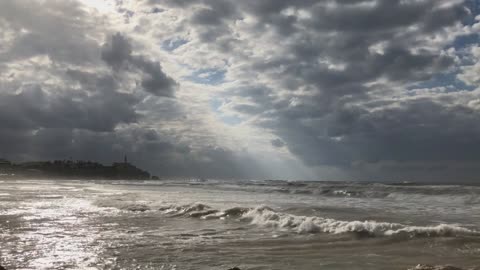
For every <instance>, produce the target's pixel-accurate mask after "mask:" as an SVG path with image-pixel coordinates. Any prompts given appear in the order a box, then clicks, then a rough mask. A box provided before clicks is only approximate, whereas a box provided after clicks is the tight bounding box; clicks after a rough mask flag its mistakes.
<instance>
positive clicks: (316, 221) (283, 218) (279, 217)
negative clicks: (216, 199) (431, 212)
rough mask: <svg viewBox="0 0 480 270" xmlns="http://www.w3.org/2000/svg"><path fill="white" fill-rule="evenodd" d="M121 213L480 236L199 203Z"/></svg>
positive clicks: (134, 207) (384, 233)
mask: <svg viewBox="0 0 480 270" xmlns="http://www.w3.org/2000/svg"><path fill="white" fill-rule="evenodd" d="M120 208H121V209H122V210H127V211H133V212H138V211H140V212H143V211H147V210H151V211H153V210H157V211H160V212H161V213H162V214H164V215H167V216H169V217H189V218H199V219H204V220H212V219H232V220H237V221H240V222H249V223H250V224H252V225H256V226H260V227H264V228H272V229H276V230H285V231H290V232H296V233H299V234H315V233H328V234H345V233H355V234H360V235H366V236H369V237H404V238H413V237H442V236H444V237H450V236H451V237H454V236H476V237H480V232H478V231H475V230H471V229H468V228H464V227H461V226H459V225H455V224H438V225H434V226H409V225H404V224H400V223H390V222H379V221H374V220H365V221H358V220H354V221H343V220H336V219H332V218H324V217H319V216H299V215H293V214H289V213H285V212H277V211H275V210H273V209H272V208H270V207H268V206H260V207H255V208H249V207H232V208H227V209H223V210H219V209H215V208H212V207H210V206H208V205H205V204H202V203H193V204H187V205H163V206H160V207H158V208H156V209H154V208H153V207H151V206H148V205H145V204H139V203H134V204H131V205H122V206H121V207H120Z"/></svg>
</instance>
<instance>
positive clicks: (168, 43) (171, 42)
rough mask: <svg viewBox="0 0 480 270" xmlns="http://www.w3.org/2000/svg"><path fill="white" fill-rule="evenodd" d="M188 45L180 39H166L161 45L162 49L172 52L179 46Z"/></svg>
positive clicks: (184, 40) (186, 41)
mask: <svg viewBox="0 0 480 270" xmlns="http://www.w3.org/2000/svg"><path fill="white" fill-rule="evenodd" d="M187 43H188V40H186V39H182V38H172V39H167V40H165V41H164V42H163V43H162V49H164V50H166V51H169V52H172V51H174V50H176V49H178V48H179V47H180V46H182V45H185V44H187Z"/></svg>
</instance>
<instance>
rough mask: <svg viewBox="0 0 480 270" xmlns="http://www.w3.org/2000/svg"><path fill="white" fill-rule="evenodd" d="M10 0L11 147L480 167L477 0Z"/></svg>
mask: <svg viewBox="0 0 480 270" xmlns="http://www.w3.org/2000/svg"><path fill="white" fill-rule="evenodd" d="M476 2H477V3H475V1H473V0H472V1H462V0H103V1H102V0H2V1H0V157H4V158H8V159H11V160H14V161H26V160H53V159H73V160H93V161H99V162H103V163H111V162H115V161H121V160H123V156H124V155H125V154H126V155H127V156H128V158H129V160H130V161H131V162H132V163H133V164H135V165H137V166H139V167H141V168H144V169H147V170H149V171H150V172H151V173H153V174H157V175H159V176H163V177H209V178H235V179H292V180H294V179H304V180H371V181H393V180H394V181H398V180H413V181H422V180H425V181H478V182H480V85H479V83H480V61H479V60H480V46H479V41H480V40H479V33H480V16H478V14H480V13H479V10H480V3H478V2H480V1H476Z"/></svg>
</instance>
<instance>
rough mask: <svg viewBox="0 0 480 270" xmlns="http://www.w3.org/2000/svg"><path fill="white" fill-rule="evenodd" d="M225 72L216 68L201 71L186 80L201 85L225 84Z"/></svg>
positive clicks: (195, 72)
mask: <svg viewBox="0 0 480 270" xmlns="http://www.w3.org/2000/svg"><path fill="white" fill-rule="evenodd" d="M225 72H226V71H225V70H221V69H215V68H206V69H199V70H196V71H194V72H193V73H192V74H191V75H190V76H187V77H185V79H187V80H189V81H192V82H195V83H199V84H209V85H218V84H221V83H223V82H224V80H225Z"/></svg>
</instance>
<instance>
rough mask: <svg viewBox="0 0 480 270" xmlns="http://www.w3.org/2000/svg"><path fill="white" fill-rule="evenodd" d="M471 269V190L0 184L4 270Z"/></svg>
mask: <svg viewBox="0 0 480 270" xmlns="http://www.w3.org/2000/svg"><path fill="white" fill-rule="evenodd" d="M419 263H426V264H453V265H456V266H461V267H465V268H467V267H478V266H480V187H469V186H389V185H382V184H360V183H318V182H317V183H312V182H305V183H303V182H302V183H299V182H292V183H288V182H280V181H248V182H247V181H245V182H229V181H207V182H175V181H161V182H158V181H157V182H155V181H147V182H127V181H97V182H94V181H88V182H87V181H4V182H1V183H0V264H2V265H3V266H5V267H6V268H7V269H165V270H166V269H178V270H180V269H228V268H230V267H233V266H239V267H240V268H242V269H285V270H286V269H349V270H350V269H369V270H372V269H407V268H408V267H411V266H413V265H416V264H419Z"/></svg>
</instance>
